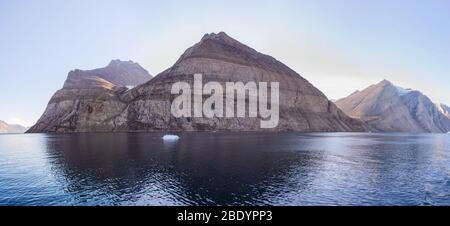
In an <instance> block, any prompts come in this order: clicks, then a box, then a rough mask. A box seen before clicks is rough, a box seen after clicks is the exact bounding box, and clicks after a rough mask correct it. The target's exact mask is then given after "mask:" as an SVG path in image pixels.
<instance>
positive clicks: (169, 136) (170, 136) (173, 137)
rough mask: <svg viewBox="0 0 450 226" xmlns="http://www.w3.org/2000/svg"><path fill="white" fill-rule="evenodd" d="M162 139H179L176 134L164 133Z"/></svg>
mask: <svg viewBox="0 0 450 226" xmlns="http://www.w3.org/2000/svg"><path fill="white" fill-rule="evenodd" d="M162 139H163V140H164V141H177V140H179V139H180V137H179V136H177V135H164V136H163V138H162Z"/></svg>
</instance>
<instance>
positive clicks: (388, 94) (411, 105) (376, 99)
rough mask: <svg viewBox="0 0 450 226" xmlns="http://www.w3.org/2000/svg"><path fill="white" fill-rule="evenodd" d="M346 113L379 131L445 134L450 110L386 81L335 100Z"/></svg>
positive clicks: (414, 91)
mask: <svg viewBox="0 0 450 226" xmlns="http://www.w3.org/2000/svg"><path fill="white" fill-rule="evenodd" d="M336 104H337V105H338V107H339V108H341V109H342V110H343V111H344V112H345V113H347V114H348V115H349V116H351V117H353V118H358V119H361V120H363V121H364V122H366V123H367V124H369V125H370V126H371V127H372V129H373V130H375V131H380V132H417V133H421V132H424V133H446V132H448V131H450V115H449V109H450V108H449V107H447V106H446V105H443V104H435V103H433V102H432V101H431V100H430V98H428V97H427V96H425V95H424V94H423V93H421V92H420V91H417V90H412V89H404V88H401V87H399V86H396V85H394V84H392V83H391V82H389V81H387V80H384V81H382V82H380V83H378V84H375V85H372V86H370V87H368V88H366V89H364V90H362V91H357V92H355V93H353V94H351V95H350V96H348V97H346V98H343V99H340V100H338V101H336Z"/></svg>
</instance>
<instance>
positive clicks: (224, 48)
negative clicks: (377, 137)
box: [33, 32, 367, 132]
mask: <svg viewBox="0 0 450 226" xmlns="http://www.w3.org/2000/svg"><path fill="white" fill-rule="evenodd" d="M198 73H200V74H202V78H203V84H205V83H207V82H210V81H214V82H218V83H220V84H222V85H223V87H225V83H226V82H243V83H247V82H256V83H258V82H268V83H269V84H270V83H271V82H279V90H280V93H279V100H280V103H279V106H280V118H279V124H278V126H277V127H276V128H273V129H267V130H266V129H261V127H260V121H261V120H262V119H261V118H259V117H257V118H249V117H245V118H238V117H232V118H217V117H216V118H205V117H190V118H175V117H173V116H172V114H171V111H170V110H171V103H172V101H173V100H174V98H176V96H177V95H172V94H171V88H172V85H173V84H174V83H176V82H180V81H183V82H186V83H189V84H190V85H191V87H193V77H194V74H198ZM95 83H100V84H102V85H101V87H103V88H102V89H103V90H106V91H105V92H104V94H105V95H103V96H105V97H104V98H103V99H98V98H96V99H95V98H94V99H95V101H94V102H93V101H92V99H93V98H90V100H88V101H83V102H77V106H78V107H77V109H79V110H77V111H74V114H75V115H77V118H75V119H73V120H63V122H59V121H58V122H55V123H53V124H54V125H55V127H53V128H58V129H56V130H55V129H51V130H48V129H46V128H42V129H41V128H40V129H37V130H33V131H34V132H47V131H56V132H82V131H158V130H173V131H303V132H313V131H367V126H366V125H365V124H364V123H362V122H361V121H360V120H357V119H353V118H350V117H348V116H347V115H346V114H345V113H343V112H342V111H341V110H339V109H338V108H337V107H336V105H335V104H334V103H332V102H331V101H329V100H328V99H327V98H326V97H325V95H324V94H323V93H322V92H320V91H319V90H318V89H316V88H315V87H314V86H313V85H311V84H310V83H309V82H308V81H306V80H305V79H304V78H302V77H301V76H300V75H299V74H297V73H296V72H294V71H293V70H291V69H290V68H288V67H287V66H286V65H284V64H282V63H281V62H279V61H277V60H276V59H274V58H273V57H270V56H267V55H264V54H261V53H259V52H257V51H255V50H254V49H251V48H249V47H248V46H246V45H244V44H242V43H240V42H238V41H236V40H235V39H233V38H231V37H229V36H228V35H226V34H225V33H223V32H221V33H219V34H214V33H212V34H208V35H205V36H204V37H203V38H202V40H201V41H200V42H199V43H197V44H196V45H194V46H193V47H191V48H189V49H187V50H186V51H185V53H184V54H183V55H182V56H181V57H180V59H179V60H178V61H177V62H176V63H175V64H174V65H173V66H172V67H171V68H169V69H167V70H166V71H164V72H162V73H160V74H159V75H157V76H156V77H155V78H153V79H152V80H150V81H149V82H147V83H145V84H143V85H140V86H138V87H136V88H134V89H131V90H129V91H122V90H115V89H114V88H105V87H109V86H108V85H107V84H103V83H102V82H101V81H95ZM89 90H91V89H89ZM106 94H107V95H106ZM94 96H95V94H94ZM203 98H205V96H203ZM245 101H248V99H246V100H245ZM225 102H226V100H224V103H225ZM71 104H72V105H74V104H73V103H71ZM87 107H91V108H92V110H91V111H87V110H86V108H87ZM52 108H53V107H52ZM106 108H109V109H106ZM99 109H102V110H99ZM80 112H83V113H82V114H80ZM89 112H90V113H89ZM97 112H98V113H99V114H100V115H105V114H108V116H103V117H100V115H97V116H95V117H92V115H95V114H96V113H97ZM45 115H49V116H50V117H48V118H47V120H45V121H49V120H54V118H55V117H53V116H51V114H48V113H47V112H46V113H44V116H45ZM66 115H67V114H66ZM56 118H61V117H56ZM94 119H95V120H94ZM80 120H82V122H83V123H81V124H80V123H79V121H80ZM70 122H78V123H73V124H70ZM62 125H63V126H62Z"/></svg>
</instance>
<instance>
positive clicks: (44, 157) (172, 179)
mask: <svg viewBox="0 0 450 226" xmlns="http://www.w3.org/2000/svg"><path fill="white" fill-rule="evenodd" d="M162 136H163V134H157V133H152V134H146V133H123V134H71V135H50V134H45V135H39V134H25V135H1V136H0V205H450V164H449V163H450V157H449V153H450V136H449V135H444V134H442V135H414V134H358V133H336V134H333V133H316V134H297V133H283V134H255V133H244V134H225V133H186V134H182V135H181V138H180V140H178V141H163V140H162V139H161V137H162Z"/></svg>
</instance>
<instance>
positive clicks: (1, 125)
mask: <svg viewBox="0 0 450 226" xmlns="http://www.w3.org/2000/svg"><path fill="white" fill-rule="evenodd" d="M26 130H27V128H26V127H24V126H21V125H15V124H8V123H6V122H4V121H1V120H0V133H25V131H26Z"/></svg>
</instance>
